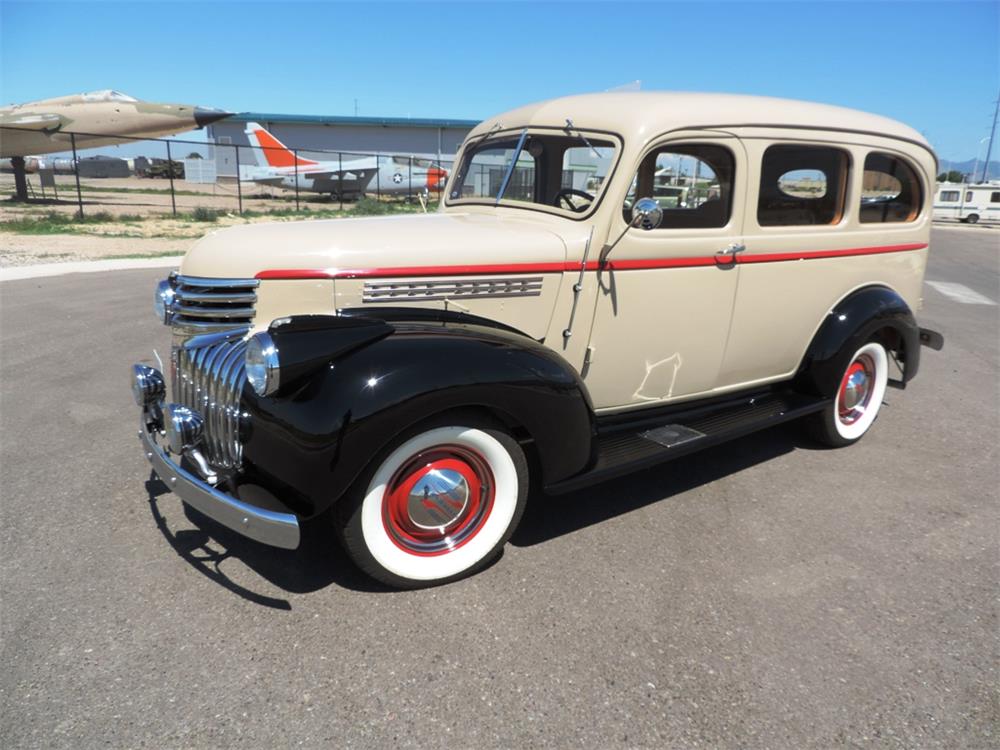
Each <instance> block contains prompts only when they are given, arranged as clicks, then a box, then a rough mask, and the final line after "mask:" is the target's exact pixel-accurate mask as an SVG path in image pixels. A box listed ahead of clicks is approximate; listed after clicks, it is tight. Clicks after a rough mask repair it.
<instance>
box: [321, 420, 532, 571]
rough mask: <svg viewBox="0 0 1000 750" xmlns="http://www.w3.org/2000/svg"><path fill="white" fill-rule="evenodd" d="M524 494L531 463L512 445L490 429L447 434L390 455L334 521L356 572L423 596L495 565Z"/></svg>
mask: <svg viewBox="0 0 1000 750" xmlns="http://www.w3.org/2000/svg"><path fill="white" fill-rule="evenodd" d="M463 421H465V420H463ZM527 494H528V466H527V461H526V460H525V457H524V452H523V451H522V450H521V447H520V446H519V445H518V443H517V441H515V440H514V439H513V438H512V437H511V436H510V435H508V434H507V433H506V432H504V431H502V430H498V429H496V428H494V427H492V426H488V425H486V424H485V423H477V422H466V423H464V424H462V423H455V424H444V425H441V426H428V427H425V428H421V429H418V430H416V431H413V432H410V433H408V436H404V437H403V438H401V439H400V440H398V441H396V443H395V444H394V445H393V446H391V447H390V448H389V449H387V450H386V451H384V452H383V453H382V455H381V456H380V457H378V458H376V459H375V461H374V462H373V466H372V468H370V469H369V470H368V471H366V472H365V473H364V474H363V475H362V476H361V477H360V478H359V480H358V482H357V483H356V485H355V487H354V488H353V489H352V491H351V492H350V493H349V494H348V496H346V497H344V498H343V499H342V501H341V503H340V505H339V512H338V513H337V514H336V517H337V518H338V525H339V530H340V534H341V538H342V540H343V542H344V547H345V549H346V550H347V553H348V555H350V557H351V559H352V560H353V561H354V562H355V564H357V565H358V567H360V568H361V569H362V570H364V571H365V572H366V573H368V574H369V575H370V576H372V577H373V578H376V579H378V580H380V581H382V582H383V583H387V584H389V585H390V586H393V587H396V588H419V587H423V586H432V585H435V584H440V583H445V582H447V581H451V580H455V579H457V578H461V577H464V576H466V575H469V574H471V573H473V572H475V571H477V570H479V569H480V568H482V567H483V566H485V565H486V564H488V563H489V562H490V561H491V560H493V559H494V558H495V557H496V556H497V555H498V554H499V553H500V551H501V549H502V548H503V546H504V544H505V543H506V542H507V540H508V539H509V538H510V535H511V534H512V533H513V531H514V528H515V527H516V526H517V523H518V521H519V520H520V518H521V515H522V513H523V512H524V505H525V502H526V498H527Z"/></svg>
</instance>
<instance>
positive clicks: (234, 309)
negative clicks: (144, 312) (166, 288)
mask: <svg viewBox="0 0 1000 750" xmlns="http://www.w3.org/2000/svg"><path fill="white" fill-rule="evenodd" d="M168 283H169V285H170V289H171V290H172V293H171V298H170V304H169V306H168V307H167V309H166V311H165V313H166V314H165V322H166V323H168V324H170V325H171V326H173V327H174V329H175V331H179V332H180V333H182V334H183V333H190V332H198V331H199V329H200V330H203V331H221V330H226V329H227V328H231V327H232V326H234V325H248V324H249V323H250V322H251V321H252V320H253V317H254V313H255V307H256V305H257V288H258V287H259V286H260V280H259V279H233V278H207V277H204V276H183V275H181V274H178V273H173V274H171V275H170V278H169V279H168Z"/></svg>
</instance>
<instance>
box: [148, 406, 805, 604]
mask: <svg viewBox="0 0 1000 750" xmlns="http://www.w3.org/2000/svg"><path fill="white" fill-rule="evenodd" d="M819 448H820V446H818V445H817V444H815V443H813V442H811V441H809V440H808V439H807V438H805V437H803V436H802V435H801V432H800V431H799V430H798V429H797V428H796V425H794V424H793V425H782V426H779V427H775V428H772V429H770V430H765V431H764V432H760V433H756V434H755V435H751V436H748V437H745V438H741V439H740V440H735V441H733V442H731V443H726V444H724V445H720V446H716V447H715V448H711V449H708V450H705V451H702V452H700V453H695V454H691V455H688V456H686V457H684V458H683V459H678V460H676V461H672V462H668V463H665V464H663V465H662V466H657V467H654V468H651V469H647V470H645V471H642V472H637V473H635V474H629V475H625V476H623V477H620V478H618V479H615V480H610V481H607V482H604V483H602V484H599V485H594V486H593V487H587V488H585V489H582V490H578V491H576V492H573V493H569V494H566V495H556V496H544V495H543V494H541V493H539V494H537V495H536V496H535V497H534V498H533V499H534V502H529V503H528V507H527V508H526V510H525V513H524V517H523V518H522V519H521V523H520V524H519V525H518V528H517V531H515V533H514V536H513V537H512V538H511V540H510V541H511V544H514V545H516V546H518V547H530V546H533V545H536V544H541V543H543V542H546V541H549V540H551V539H555V538H556V537H559V536H562V535H564V534H570V533H572V532H574V531H578V530H580V529H583V528H586V527H587V526H592V525H593V524H597V523H601V522H603V521H607V520H608V519H611V518H614V517H615V516H620V515H624V514H626V513H631V512H632V511H634V510H638V509H639V508H642V507H645V506H647V505H651V504H652V503H656V502H660V501H662V500H668V499H670V498H671V497H673V496H675V495H678V494H680V493H683V492H686V491H688V490H690V489H692V488H694V487H698V486H700V485H703V484H708V483H709V482H713V481H715V480H717V479H721V478H723V477H726V476H729V475H730V474H735V473H736V472H739V471H742V470H744V469H747V468H749V467H751V466H754V465H755V464H758V463H762V462H764V461H769V460H771V459H773V458H776V457H778V456H780V455H783V454H786V453H791V452H792V451H794V450H796V449H805V450H816V449H819ZM146 492H147V494H148V500H149V507H150V512H151V514H152V516H153V520H154V521H155V523H156V526H157V528H158V529H159V530H160V533H161V534H163V538H164V539H166V540H167V542H168V543H169V544H170V546H171V547H173V549H174V551H175V552H177V554H178V555H179V556H180V557H181V558H182V559H183V560H184V561H185V562H187V563H188V564H189V565H191V567H193V568H194V569H195V570H197V571H198V572H199V573H201V574H202V575H204V576H205V577H207V578H209V579H210V580H212V581H214V582H215V583H217V584H219V585H220V586H222V587H223V588H225V589H228V590H229V591H231V592H232V593H234V594H236V595H237V596H240V597H241V598H243V599H245V600H246V601H249V602H252V603H254V604H259V605H261V606H264V607H270V608H273V609H283V610H291V608H292V606H291V603H290V602H288V601H287V600H286V599H281V598H277V597H273V596H268V595H266V594H261V593H259V592H256V591H252V590H251V589H249V588H247V587H246V586H244V585H242V584H240V583H238V582H236V581H234V580H233V579H232V578H230V577H229V576H228V575H227V574H226V572H225V570H223V568H222V564H223V563H224V562H225V561H227V560H236V561H238V562H241V563H243V564H244V565H245V566H246V567H248V568H250V569H251V570H252V571H254V572H255V573H257V574H258V575H260V576H261V577H262V578H264V579H265V580H267V581H268V582H269V583H271V584H272V585H274V586H276V587H278V588H280V589H282V590H284V591H287V592H289V593H293V594H305V593H310V592H313V591H318V590H320V589H323V588H326V587H327V586H329V585H331V584H336V585H338V586H341V587H343V588H346V589H350V590H354V591H363V592H370V593H376V592H379V593H381V592H389V591H392V589H389V588H388V587H387V586H383V585H382V584H380V583H378V582H377V581H374V580H372V579H370V578H368V577H367V576H366V575H364V574H363V573H362V572H360V571H359V570H358V569H357V568H356V567H355V566H354V564H353V563H352V562H351V561H350V559H349V558H348V557H347V555H346V553H345V552H344V551H343V549H342V548H341V546H340V544H339V543H338V542H337V541H336V540H335V539H334V537H333V534H332V533H331V529H330V528H329V525H328V524H327V523H324V519H317V520H316V521H313V522H305V523H304V524H302V527H301V533H302V544H301V546H300V547H299V549H297V550H285V549H278V548H277V547H269V546H267V545H263V544H259V543H257V542H254V541H252V540H250V539H247V538H246V537H244V536H242V535H241V534H239V533H237V532H235V531H232V530H230V529H228V528H226V527H225V526H223V525H222V524H220V523H218V522H216V521H214V520H212V519H211V518H209V517H208V516H206V515H204V514H202V513H200V512H198V511H197V510H195V509H194V508H192V507H190V506H189V505H187V504H184V506H183V507H184V513H185V516H186V517H187V519H188V520H189V521H190V522H191V524H192V528H185V529H177V530H174V529H171V528H170V525H169V524H168V523H167V520H166V518H164V516H163V514H162V513H161V512H160V509H159V507H158V501H159V498H160V497H161V496H163V495H169V494H171V493H170V490H169V489H168V488H167V487H166V485H164V484H163V482H161V481H160V479H159V478H158V477H157V476H156V474H154V473H151V474H150V478H149V479H148V480H147V481H146ZM495 562H496V561H494V563H495Z"/></svg>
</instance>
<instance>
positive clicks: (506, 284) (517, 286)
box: [361, 276, 543, 302]
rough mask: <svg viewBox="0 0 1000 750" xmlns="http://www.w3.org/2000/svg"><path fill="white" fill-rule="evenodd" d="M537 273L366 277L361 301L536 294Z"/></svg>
mask: <svg viewBox="0 0 1000 750" xmlns="http://www.w3.org/2000/svg"><path fill="white" fill-rule="evenodd" d="M542 283H543V279H542V277H541V276H529V277H525V276H511V277H509V278H468V279H448V280H442V281H369V282H365V285H364V289H363V291H362V296H361V301H362V302H395V301H397V300H401V299H403V300H412V301H418V302H421V301H425V300H445V299H488V298H491V297H493V298H506V297H538V296H540V295H541V293H542Z"/></svg>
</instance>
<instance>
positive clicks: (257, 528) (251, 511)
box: [139, 413, 299, 549]
mask: <svg viewBox="0 0 1000 750" xmlns="http://www.w3.org/2000/svg"><path fill="white" fill-rule="evenodd" d="M152 429H153V428H151V426H150V424H149V420H148V419H147V417H146V414H145V413H143V416H142V420H141V422H140V425H139V440H141V441H142V447H143V450H144V451H145V453H146V458H147V459H149V463H151V464H152V465H153V471H154V472H156V475H157V476H158V477H159V478H160V480H161V481H162V482H163V483H164V484H165V485H167V487H168V488H170V490H171V491H172V492H174V493H176V494H177V496H178V497H180V499H181V500H183V501H184V502H185V503H187V504H188V505H190V506H191V507H192V508H195V509H196V510H198V511H200V512H202V513H204V514H205V515H206V516H208V517H209V518H212V519H214V520H216V521H218V522H219V523H221V524H222V525H223V526H226V527H228V528H230V529H232V530H233V531H236V532H238V533H240V534H242V535H243V536H246V537H249V538H250V539H255V540H256V541H258V542H263V543H264V544H269V545H271V546H272V547H281V548H283V549H295V548H297V547H298V546H299V520H298V518H297V517H296V516H295V515H293V514H291V513H276V512H274V511H270V510H265V509H264V508H258V507H256V506H253V505H248V504H247V503H244V502H243V501H242V500H239V499H238V498H235V497H233V496H231V495H227V494H225V493H224V492H220V491H219V490H217V489H215V488H214V487H213V486H212V485H210V484H209V483H208V482H205V481H204V480H202V479H201V478H200V477H197V476H195V475H194V474H192V473H191V472H189V471H186V470H185V469H183V468H181V467H180V466H178V465H177V464H176V463H174V462H173V461H172V460H171V458H170V456H169V455H168V454H167V452H166V451H165V450H164V449H163V448H161V447H160V446H159V444H158V443H157V442H156V435H155V434H154V432H153V431H152Z"/></svg>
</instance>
